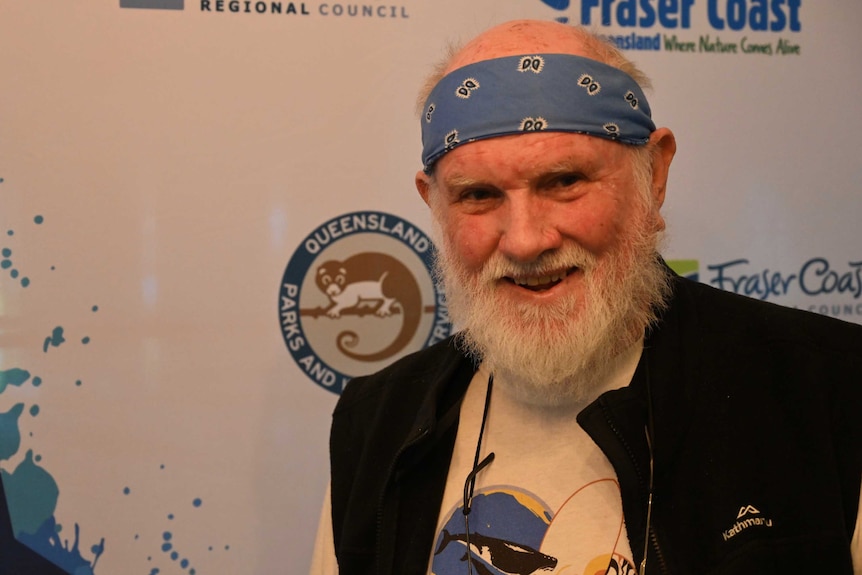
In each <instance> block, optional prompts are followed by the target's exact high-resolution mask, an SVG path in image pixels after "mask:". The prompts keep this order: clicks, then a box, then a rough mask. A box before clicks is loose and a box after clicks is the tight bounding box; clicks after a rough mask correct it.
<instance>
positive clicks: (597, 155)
mask: <svg viewBox="0 0 862 575" xmlns="http://www.w3.org/2000/svg"><path fill="white" fill-rule="evenodd" d="M625 149H626V147H625V146H621V145H619V144H617V143H614V142H610V141H607V140H603V139H601V138H596V137H593V136H588V135H583V134H569V133H563V132H561V133H541V134H535V133H534V134H523V135H515V136H502V137H499V138H492V139H488V140H481V141H478V142H473V143H470V144H465V145H464V146H461V147H459V148H457V149H455V150H452V152H450V153H449V154H446V155H445V156H443V157H442V158H441V159H440V161H439V162H438V163H437V166H436V168H435V174H436V177H437V179H438V180H439V181H440V183H442V184H444V185H445V186H447V187H461V188H463V187H469V186H472V185H476V184H482V183H492V182H493V181H494V180H495V179H496V176H497V175H498V174H499V173H501V172H502V171H504V170H505V171H506V172H508V173H510V174H517V175H518V176H519V177H522V178H524V179H525V180H530V179H535V178H540V177H544V176H547V175H551V174H562V173H571V172H585V173H587V172H594V171H596V170H599V169H600V168H601V167H602V166H605V167H611V166H614V167H615V166H617V165H618V164H617V162H620V161H622V159H623V157H624V153H625Z"/></svg>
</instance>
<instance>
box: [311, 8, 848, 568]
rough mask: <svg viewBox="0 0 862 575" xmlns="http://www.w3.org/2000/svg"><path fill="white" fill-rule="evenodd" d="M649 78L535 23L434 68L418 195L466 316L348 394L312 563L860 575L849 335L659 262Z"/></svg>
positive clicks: (455, 314) (588, 40)
mask: <svg viewBox="0 0 862 575" xmlns="http://www.w3.org/2000/svg"><path fill="white" fill-rule="evenodd" d="M645 83H646V80H645V78H644V77H643V75H642V74H641V73H640V72H639V71H638V70H637V69H636V68H635V67H634V66H633V65H632V64H631V63H630V62H628V61H627V60H626V59H625V58H624V57H622V56H621V54H620V53H619V52H617V51H616V50H615V49H613V48H612V47H610V46H608V45H606V44H604V43H602V42H601V41H600V40H598V39H596V38H595V37H593V36H592V35H590V34H588V33H586V32H584V31H583V30H581V29H578V28H574V27H570V26H564V25H561V24H556V23H550V22H534V21H519V22H510V23H507V24H503V25H501V26H498V27H496V28H492V29H491V30H489V31H487V32H485V33H483V34H482V35H480V36H478V37H477V38H475V39H474V40H473V41H471V42H470V43H468V44H467V45H466V46H465V47H464V48H462V49H461V50H459V51H458V52H457V53H455V54H454V55H452V56H451V57H450V58H449V59H448V60H447V62H445V64H444V65H443V66H442V67H441V69H440V70H439V73H437V74H435V75H434V76H433V77H432V79H431V80H430V81H429V83H428V88H427V92H428V93H427V94H425V96H426V97H424V98H423V100H424V101H425V104H424V106H423V109H422V119H421V123H422V128H423V144H424V150H423V164H424V166H423V170H422V171H420V172H419V173H418V174H417V176H416V185H417V188H418V190H419V193H420V195H421V196H422V198H423V199H424V200H425V202H426V203H427V204H428V206H429V207H430V209H431V211H432V213H433V216H434V220H435V222H436V227H437V231H438V236H439V241H440V244H441V248H440V253H439V257H438V267H439V272H440V276H441V277H442V279H443V281H444V284H445V289H446V294H447V298H448V302H449V309H450V313H451V315H452V318H453V320H454V321H455V322H456V324H457V325H458V326H459V328H460V329H461V331H460V332H459V334H458V335H457V336H456V337H455V338H453V339H452V340H449V341H445V342H442V343H441V344H438V345H436V346H434V347H432V348H429V349H426V350H423V351H421V352H418V353H416V354H413V355H411V356H408V357H406V358H404V359H402V360H400V361H398V362H397V363H395V364H394V365H392V366H390V367H389V368H387V369H385V370H383V371H382V372H380V373H378V374H375V375H372V376H370V377H365V378H359V379H357V380H355V381H353V382H351V383H350V384H349V385H348V386H347V388H346V389H345V392H344V394H343V396H342V398H341V400H340V401H339V403H338V406H337V407H336V409H335V412H334V415H333V425H332V436H331V464H332V480H331V495H330V498H328V500H327V505H326V506H325V509H324V514H323V518H322V521H321V528H320V533H319V535H318V542H317V549H316V556H315V560H314V565H313V567H312V571H313V572H314V573H336V572H337V573H341V575H350V574H364V573H375V574H388V573H392V574H398V575H405V574H412V573H416V574H423V573H429V572H430V573H434V574H436V575H449V574H466V573H475V574H477V575H487V574H500V573H504V574H519V575H525V574H530V573H551V572H553V573H571V574H573V575H574V574H577V575H581V574H590V575H593V574H597V573H601V574H604V573H617V574H624V573H636V572H640V573H644V572H645V573H651V574H652V573H672V574H692V573H702V572H709V573H728V574H730V573H732V574H747V573H751V574H755V573H756V574H758V575H762V574H764V573H852V572H853V571H852V569H853V566H852V562H853V559H852V557H853V555H857V557H858V550H859V547H860V544H859V538H858V534H857V535H855V536H854V529H855V527H856V524H857V514H858V508H859V495H860V477H862V413H860V407H862V381H860V379H862V375H860V374H862V328H860V326H856V325H851V324H846V323H842V322H838V321H835V320H831V319H828V318H825V317H821V316H816V315H813V314H808V313H805V312H800V311H796V310H790V309H786V308H782V307H778V306H774V305H770V304H766V303H762V302H758V301H755V300H750V299H746V298H742V297H740V296H736V295H732V294H728V293H725V292H720V291H717V290H715V289H712V288H710V287H707V286H704V285H702V284H697V283H694V282H689V281H686V280H683V279H681V278H679V277H676V276H675V275H674V274H673V273H672V272H671V271H670V270H669V269H668V268H667V267H666V266H665V265H664V263H663V261H662V260H661V258H660V257H659V256H658V254H657V241H658V238H659V236H660V234H661V232H662V230H663V228H664V220H663V219H662V216H661V214H660V211H659V210H660V208H661V206H662V203H663V201H664V196H665V185H666V182H667V177H668V169H669V167H670V163H671V159H672V158H673V155H674V152H675V148H676V144H675V140H674V137H673V134H672V133H671V132H670V131H669V130H668V129H666V128H661V129H656V127H655V125H654V124H653V122H652V120H651V117H650V109H649V105H648V104H647V101H646V98H645V97H644V94H643V92H642V89H641V86H642V85H644V84H645ZM330 504H331V508H330ZM851 549H853V551H852V552H851ZM336 562H337V566H336ZM858 566H859V562H858V560H857V569H858V568H859V567H858ZM857 573H858V571H857Z"/></svg>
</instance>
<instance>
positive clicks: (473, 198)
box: [458, 188, 496, 202]
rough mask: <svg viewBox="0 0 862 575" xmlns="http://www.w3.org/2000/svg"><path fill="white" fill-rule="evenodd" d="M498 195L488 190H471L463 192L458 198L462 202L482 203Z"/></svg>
mask: <svg viewBox="0 0 862 575" xmlns="http://www.w3.org/2000/svg"><path fill="white" fill-rule="evenodd" d="M495 196H496V194H495V192H494V190H488V189H485V188H469V189H466V190H463V191H462V192H461V193H460V194H459V195H458V197H459V198H460V200H461V201H462V202H481V201H483V200H488V199H491V198H493V197H495Z"/></svg>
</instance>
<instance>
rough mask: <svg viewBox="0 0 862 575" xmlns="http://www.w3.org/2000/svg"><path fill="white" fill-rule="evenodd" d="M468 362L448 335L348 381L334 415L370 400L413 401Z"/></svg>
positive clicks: (423, 395) (455, 342)
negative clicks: (385, 365)
mask: <svg viewBox="0 0 862 575" xmlns="http://www.w3.org/2000/svg"><path fill="white" fill-rule="evenodd" d="M470 361H471V360H470V359H469V358H468V357H467V356H466V355H465V354H464V353H463V352H462V351H461V349H460V348H459V346H458V343H457V337H456V336H451V337H449V338H447V339H445V340H443V341H440V342H438V343H436V344H434V345H432V346H430V347H426V348H424V349H421V350H419V351H416V352H413V353H411V354H408V355H406V356H404V357H402V358H401V359H399V360H397V361H395V362H394V363H392V364H390V365H388V366H387V367H385V368H383V369H381V370H380V371H378V372H376V373H372V374H369V375H364V376H360V377H356V378H354V379H352V380H351V381H350V382H349V383H348V384H347V385H346V386H345V388H344V391H343V392H342V395H341V398H340V399H339V401H338V405H336V408H335V409H336V412H338V411H340V410H345V409H351V408H352V407H354V406H356V405H358V404H362V403H365V402H367V401H373V402H375V403H378V404H379V403H380V402H385V401H396V402H397V401H403V400H409V401H411V402H412V401H415V400H416V399H417V398H421V397H425V396H427V395H428V394H429V393H432V392H434V391H435V388H436V387H438V386H442V385H445V384H446V382H447V381H448V380H449V379H450V378H451V377H452V376H453V374H454V373H455V372H456V371H457V370H458V369H459V368H463V367H464V365H465V364H469V363H470Z"/></svg>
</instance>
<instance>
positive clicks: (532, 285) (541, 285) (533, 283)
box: [505, 267, 578, 291]
mask: <svg viewBox="0 0 862 575" xmlns="http://www.w3.org/2000/svg"><path fill="white" fill-rule="evenodd" d="M577 270H578V268H576V267H574V268H569V269H567V270H562V271H558V272H552V273H549V274H547V275H541V276H525V277H507V278H505V279H506V280H507V281H509V282H512V283H513V284H515V285H516V286H518V287H522V288H525V289H528V290H531V291H545V290H549V289H551V288H552V287H554V286H555V285H557V284H559V283H560V282H561V281H563V280H564V279H565V278H566V277H567V276H568V275H570V274H572V273H574V272H575V271H577Z"/></svg>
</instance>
